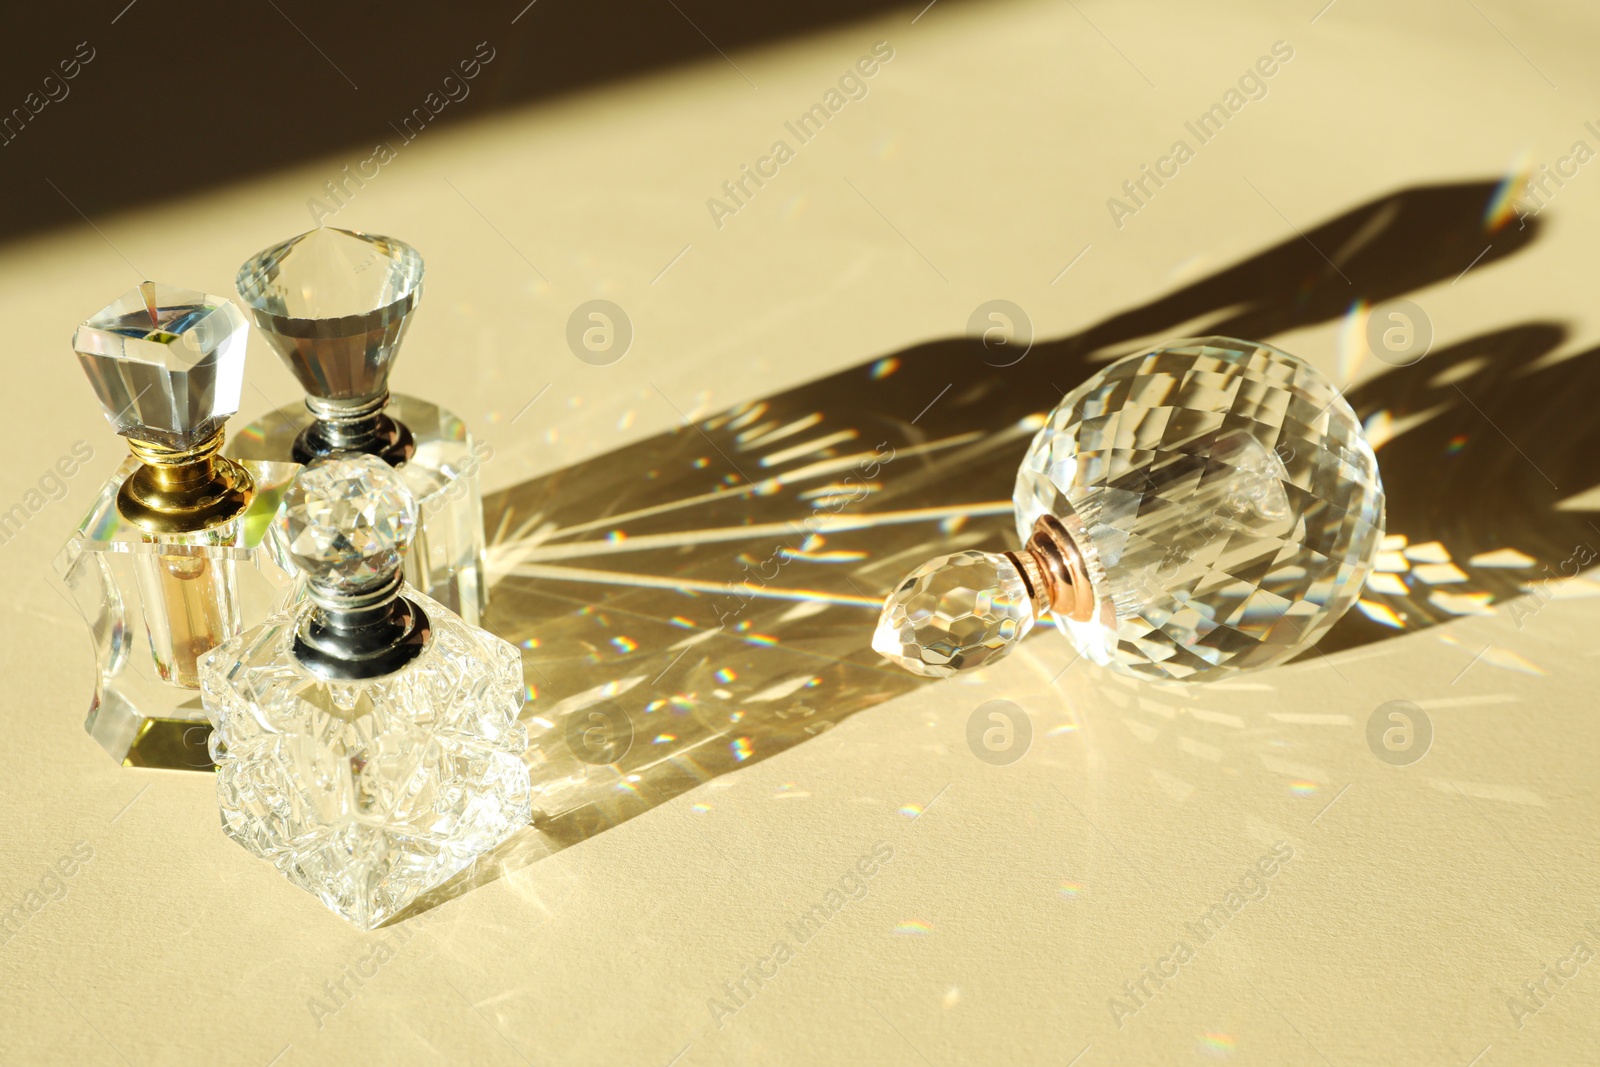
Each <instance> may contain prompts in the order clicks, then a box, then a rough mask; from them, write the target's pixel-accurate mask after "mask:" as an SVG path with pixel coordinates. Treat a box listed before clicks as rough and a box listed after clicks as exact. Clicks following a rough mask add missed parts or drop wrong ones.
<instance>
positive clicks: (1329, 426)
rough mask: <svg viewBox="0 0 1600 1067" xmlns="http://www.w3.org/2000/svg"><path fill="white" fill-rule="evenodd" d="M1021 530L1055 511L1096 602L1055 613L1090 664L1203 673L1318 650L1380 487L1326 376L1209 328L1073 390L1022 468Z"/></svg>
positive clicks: (1154, 674)
mask: <svg viewBox="0 0 1600 1067" xmlns="http://www.w3.org/2000/svg"><path fill="white" fill-rule="evenodd" d="M1015 504H1016V514H1017V532H1018V535H1019V536H1020V537H1022V538H1023V539H1024V541H1025V540H1026V539H1027V537H1028V535H1029V533H1030V532H1031V531H1032V529H1033V524H1034V521H1035V520H1036V519H1038V518H1039V516H1040V515H1043V514H1045V513H1049V514H1053V515H1055V516H1056V517H1057V518H1059V519H1060V520H1061V521H1062V523H1063V525H1065V526H1066V527H1067V529H1068V531H1069V532H1070V533H1071V534H1072V536H1073V538H1074V540H1075V542H1076V543H1077V547H1078V549H1079V551H1080V552H1081V554H1082V555H1083V559H1084V564H1085V569H1086V570H1087V572H1088V574H1089V578H1090V583H1091V585H1092V587H1093V591H1094V593H1095V597H1096V600H1097V604H1096V612H1095V617H1094V618H1093V619H1092V620H1091V621H1089V622H1073V621H1071V620H1062V622H1063V625H1064V628H1065V630H1066V632H1067V633H1068V635H1069V636H1070V637H1071V638H1072V639H1073V641H1074V642H1075V643H1076V644H1077V645H1078V647H1079V649H1080V650H1081V651H1082V652H1083V653H1084V655H1086V656H1088V657H1089V658H1090V659H1093V660H1095V661H1096V662H1099V663H1102V664H1105V665H1107V666H1110V667H1112V668H1114V669H1117V670H1119V671H1122V672H1124V673H1129V674H1134V675H1139V676H1143V677H1148V678H1158V679H1178V680H1212V679H1218V678H1223V677H1227V676H1230V675H1232V674H1236V673H1238V672H1240V671H1245V670H1252V669H1255V668H1259V667H1266V666H1270V665H1272V664H1274V663H1279V662H1281V661H1283V660H1285V659H1287V658H1289V657H1290V656H1293V655H1294V654H1295V653H1297V652H1300V651H1301V650H1303V649H1305V648H1307V647H1309V646H1311V645H1313V644H1315V643H1316V642H1317V640H1318V639H1319V638H1321V637H1322V635H1323V634H1325V633H1326V632H1327V631H1328V628H1329V627H1331V626H1332V625H1333V624H1334V622H1335V621H1337V620H1338V619H1339V617H1340V616H1342V615H1343V614H1344V613H1345V611H1346V610H1347V609H1348V608H1349V607H1350V606H1351V605H1352V604H1354V603H1355V600H1356V598H1357V596H1359V595H1360V592H1361V588H1362V585H1363V583H1364V582H1365V581H1366V577H1367V574H1368V573H1369V572H1370V571H1371V569H1372V563H1373V559H1374V557H1375V555H1376V553H1377V550H1378V543H1379V541H1381V540H1382V538H1383V517H1384V513H1383V485H1382V482H1381V481H1380V480H1379V477H1378V463H1377V460H1376V459H1375V458H1374V456H1373V454H1372V447H1371V445H1370V444H1368V442H1367V439H1366V437H1365V435H1364V434H1363V433H1362V429H1361V423H1360V422H1359V421H1358V420H1357V418H1356V415H1355V412H1354V411H1352V410H1351V409H1350V405H1349V404H1347V403H1346V402H1345V400H1344V398H1343V397H1342V396H1340V395H1339V392H1338V390H1336V389H1335V388H1334V387H1333V383H1332V382H1330V381H1328V379H1327V378H1326V377H1324V376H1323V375H1322V374H1321V373H1319V372H1318V371H1317V370H1316V369H1315V368H1313V367H1312V366H1311V365H1310V364H1308V363H1306V362H1305V361H1303V360H1301V359H1299V358H1297V357H1295V356H1292V355H1290V354H1289V353H1287V352H1284V351H1281V350H1279V349H1276V348H1273V347H1271V346H1270V345H1264V344H1258V343H1255V342H1252V341H1239V340H1234V339H1232V338H1227V337H1207V338H1202V339H1199V340H1195V341H1182V342H1179V343H1177V344H1174V345H1170V346H1164V347H1161V348H1155V349H1151V350H1150V351H1147V352H1142V353H1139V354H1136V355H1132V356H1128V357H1127V358H1125V359H1121V360H1118V361H1117V362H1116V363H1113V364H1111V365H1110V366H1108V367H1106V368H1104V369H1103V370H1101V371H1100V372H1099V373H1097V374H1095V375H1094V376H1093V377H1092V378H1090V379H1089V380H1088V381H1086V382H1084V383H1083V384H1082V385H1080V386H1079V387H1078V388H1076V389H1074V390H1073V391H1072V392H1070V393H1068V394H1067V395H1066V397H1065V398H1063V399H1062V401H1061V403H1060V405H1058V406H1057V407H1056V409H1055V410H1054V411H1052V412H1051V413H1050V417H1049V419H1048V420H1047V422H1046V423H1045V426H1044V428H1043V429H1041V430H1040V431H1039V433H1038V435H1037V436H1036V437H1035V438H1034V439H1033V444H1032V445H1031V446H1030V447H1029V449H1028V454H1027V457H1026V458H1025V459H1024V460H1023V462H1022V467H1021V469H1020V470H1019V471H1018V472H1017V487H1016V498H1015Z"/></svg>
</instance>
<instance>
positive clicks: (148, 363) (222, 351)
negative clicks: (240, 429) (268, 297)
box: [72, 282, 250, 450]
mask: <svg viewBox="0 0 1600 1067" xmlns="http://www.w3.org/2000/svg"><path fill="white" fill-rule="evenodd" d="M249 329H250V327H249V324H248V323H247V322H246V321H245V317H244V315H243V314H242V313H241V312H240V311H239V309H238V308H237V307H235V306H234V304H233V302H232V301H230V300H228V299H226V298H224V297H220V296H212V295H210V294H209V293H197V292H195V291H194V290H192V289H179V288H177V287H175V286H171V285H162V284H160V283H158V282H145V283H144V284H143V285H140V286H139V287H138V288H137V289H133V290H130V291H129V292H128V293H126V294H124V295H123V296H122V297H121V299H119V300H117V301H116V302H115V303H113V304H110V305H108V306H106V307H104V308H102V309H101V310H100V311H99V312H98V313H96V314H95V315H94V316H93V317H92V318H90V319H88V320H87V321H85V322H84V323H82V324H81V325H80V326H79V327H78V329H77V332H75V333H74V334H73V335H72V347H73V349H74V350H75V351H76V352H77V353H78V361H79V362H80V363H82V364H83V371H84V373H85V374H87V375H88V376H89V384H91V385H92V386H94V391H95V395H96V396H98V397H99V398H100V406H101V407H103V408H105V412H106V419H107V421H109V422H110V423H111V426H112V428H113V429H115V430H116V431H117V433H119V434H122V435H123V436H124V437H131V438H133V439H134V440H137V441H147V442H151V443H153V444H157V445H160V446H162V447H164V448H170V449H175V450H186V449H189V448H193V447H194V446H195V445H198V444H200V443H201V442H203V441H205V440H207V439H208V438H210V437H213V436H215V435H216V433H217V431H218V430H220V429H222V425H223V423H225V422H227V421H228V416H229V415H232V414H233V413H234V412H235V411H237V410H239V390H240V388H241V387H242V385H243V384H244V355H245V338H246V334H247V332H248V331H249Z"/></svg>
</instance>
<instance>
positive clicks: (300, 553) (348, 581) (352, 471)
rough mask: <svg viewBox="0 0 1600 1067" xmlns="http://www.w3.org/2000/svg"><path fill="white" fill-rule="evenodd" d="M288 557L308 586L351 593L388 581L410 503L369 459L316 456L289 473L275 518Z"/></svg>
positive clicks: (412, 515)
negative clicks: (292, 477) (295, 473)
mask: <svg viewBox="0 0 1600 1067" xmlns="http://www.w3.org/2000/svg"><path fill="white" fill-rule="evenodd" d="M278 521H279V522H281V523H282V524H283V532H284V534H285V540H286V542H287V545H288V551H289V555H290V557H291V558H292V559H293V560H294V562H295V564H296V565H297V566H298V567H299V568H300V569H301V570H302V571H304V572H305V573H306V575H307V577H309V578H310V580H311V582H312V584H313V586H314V587H316V588H320V589H323V590H326V591H328V592H331V593H336V594H342V595H344V596H359V595H361V594H363V593H366V592H369V591H371V590H374V589H379V588H382V587H384V586H386V585H388V584H389V583H390V582H391V581H393V580H394V579H395V576H396V574H397V573H398V572H399V569H400V564H401V561H402V558H403V557H404V555H405V551H406V549H407V547H408V546H409V545H410V544H411V537H412V534H413V532H414V531H415V529H416V525H417V502H416V498H415V497H413V496H412V495H411V490H410V489H408V488H407V487H406V483H405V480H404V479H403V478H402V477H401V476H400V474H399V473H398V472H396V471H395V469H394V468H393V467H391V466H389V465H388V464H387V463H385V462H383V460H381V459H379V458H378V457H376V456H369V455H365V454H362V453H349V454H346V455H342V456H333V457H328V458H326V459H319V460H316V461H314V462H313V463H311V464H310V465H309V466H307V467H306V468H305V469H304V470H302V471H301V472H300V474H299V475H298V476H297V477H296V478H295V480H294V485H292V486H290V488H289V491H288V492H287V493H286V494H284V498H283V511H282V512H281V514H280V516H279V520H278Z"/></svg>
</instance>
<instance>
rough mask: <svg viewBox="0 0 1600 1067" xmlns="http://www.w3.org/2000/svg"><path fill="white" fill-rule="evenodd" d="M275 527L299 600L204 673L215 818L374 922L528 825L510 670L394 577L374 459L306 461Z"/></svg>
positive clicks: (394, 542)
mask: <svg viewBox="0 0 1600 1067" xmlns="http://www.w3.org/2000/svg"><path fill="white" fill-rule="evenodd" d="M278 522H279V524H280V526H279V534H280V536H281V540H282V541H283V543H284V544H285V545H286V546H287V552H288V554H289V555H290V557H291V558H292V560H293V562H294V564H295V565H296V566H297V567H298V568H299V570H300V572H301V573H303V574H304V575H305V577H306V592H307V597H306V599H305V600H303V601H301V602H300V603H298V604H297V605H295V606H294V607H292V608H290V609H289V610H287V611H284V612H282V613H280V614H278V615H275V616H273V617H271V618H269V619H268V620H267V621H266V622H264V623H262V624H261V625H260V626H256V627H254V628H253V629H250V630H247V631H245V632H244V633H242V634H240V635H239V636H238V637H235V638H234V639H233V640H231V641H229V642H228V643H227V644H225V645H223V646H221V647H220V648H218V649H216V650H215V651H214V652H212V653H211V655H209V656H208V657H207V658H206V659H205V661H204V662H203V663H202V665H201V685H202V688H203V691H204V694H205V708H206V712H207V714H208V715H209V716H210V717H211V722H212V724H213V727H214V729H213V731H212V734H211V755H212V758H213V759H214V760H215V761H216V765H217V799H218V801H219V804H220V806H221V809H222V826H223V829H224V830H225V831H226V832H227V834H228V836H229V837H232V838H233V839H234V840H235V841H237V842H238V843H239V844H241V845H243V846H244V847H245V848H247V849H249V850H250V851H251V852H252V853H254V854H255V855H256V856H259V857H260V858H262V859H265V860H270V861H271V862H272V863H273V864H274V865H275V866H276V867H277V868H278V870H279V871H281V872H282V873H283V875H284V876H285V877H286V878H288V879H289V880H290V881H291V882H293V883H294V884H295V885H297V886H299V887H300V888H302V889H304V890H306V891H307V892H309V893H312V894H314V895H316V896H317V897H318V898H319V899H321V901H322V902H323V903H324V904H326V905H327V906H328V907H329V908H331V909H332V910H334V911H336V912H338V913H339V914H340V915H342V916H344V917H345V918H346V919H348V920H350V921H351V922H353V923H355V924H356V925H357V926H360V927H362V928H364V929H369V930H370V929H372V928H374V927H376V926H378V925H380V924H382V923H384V922H386V921H388V920H389V919H392V918H394V917H395V916H396V915H398V914H400V913H401V912H403V911H404V910H405V909H406V908H408V907H409V906H411V904H412V903H414V902H415V901H416V899H417V897H418V896H419V895H421V894H422V893H424V892H426V891H428V890H430V889H433V888H435V887H437V886H439V885H441V884H443V883H444V882H445V881H447V880H448V879H449V878H450V877H452V876H453V875H455V874H456V873H458V872H459V871H461V870H463V869H464V868H466V867H467V866H468V865H469V864H471V863H472V862H473V860H475V859H476V858H477V857H478V856H479V855H481V854H483V853H484V852H486V851H488V850H489V849H491V848H493V847H495V846H496V845H498V844H499V843H500V842H501V841H503V840H505V839H506V838H507V837H509V836H510V835H511V834H513V833H514V832H516V831H517V830H518V829H520V828H522V827H523V826H525V825H527V824H528V823H529V821H530V820H531V818H532V813H531V807H530V805H531V788H530V784H529V779H528V770H527V767H526V766H525V765H524V764H523V762H522V753H523V751H524V749H526V747H527V734H526V731H525V730H524V728H523V726H522V724H521V723H519V722H518V721H517V714H518V712H519V711H520V710H521V708H522V703H523V699H524V697H525V693H526V690H525V688H524V686H523V680H522V660H521V657H520V655H519V654H518V652H517V650H516V649H515V648H514V647H513V646H512V645H510V644H509V643H507V642H505V641H502V640H500V639H499V638H497V637H494V636H493V635H491V634H489V633H487V632H486V631H484V630H480V629H478V628H477V627H475V626H471V625H469V624H467V623H466V622H464V621H462V619H461V618H460V617H459V616H457V615H456V614H454V613H453V612H451V611H450V610H449V609H448V608H446V607H444V606H443V605H442V604H440V603H439V602H438V601H436V600H434V599H432V598H430V597H428V596H425V595H423V594H422V593H420V592H418V591H417V590H416V589H414V588H412V587H411V586H409V585H405V584H403V582H402V580H401V571H402V557H403V555H404V553H405V551H406V548H407V544H408V542H409V541H410V539H411V537H412V535H413V533H414V532H415V529H416V526H417V522H418V508H417V505H416V501H415V499H414V498H413V496H412V495H411V492H410V490H409V489H408V488H407V486H406V483H405V481H404V479H403V477H402V475H401V473H400V472H398V471H396V470H394V469H393V468H391V467H389V466H388V465H387V464H385V463H384V462H383V461H382V460H380V459H378V458H377V457H375V456H370V455H365V454H360V453H350V454H346V455H343V456H336V457H328V458H322V459H317V460H313V461H312V462H311V464H309V465H308V466H307V467H306V468H305V469H304V471H303V472H302V473H301V474H300V476H299V477H298V478H297V479H296V481H295V483H294V485H293V486H292V487H291V488H290V490H289V492H288V494H287V496H286V497H285V500H284V507H283V511H282V513H281V515H280V517H279V519H278Z"/></svg>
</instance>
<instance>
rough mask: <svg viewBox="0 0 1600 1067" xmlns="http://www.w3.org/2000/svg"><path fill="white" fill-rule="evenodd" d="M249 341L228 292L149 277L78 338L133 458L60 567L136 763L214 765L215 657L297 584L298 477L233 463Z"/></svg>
mask: <svg viewBox="0 0 1600 1067" xmlns="http://www.w3.org/2000/svg"><path fill="white" fill-rule="evenodd" d="M248 330H249V326H248V324H247V323H246V322H245V318H244V315H243V314H242V313H240V311H239V309H238V308H237V307H235V306H234V305H233V304H232V303H231V302H230V301H228V300H226V299H224V298H222V297H218V296H209V295H207V294H205V293H197V292H192V291H190V290H187V289H177V288H173V287H172V286H167V285H158V284H156V283H154V282H145V283H144V284H143V285H141V286H139V287H138V288H137V289H135V290H133V291H131V292H129V293H128V294H127V295H125V296H123V297H122V298H121V299H120V300H118V301H116V302H115V303H113V304H111V305H109V306H108V307H106V308H104V309H103V310H101V311H100V312H99V313H98V314H96V315H95V316H94V317H92V318H90V319H89V320H87V321H86V322H84V323H83V324H82V325H80V326H79V327H78V329H77V332H76V333H75V334H74V335H73V339H72V345H73V348H74V349H75V350H76V351H77V353H78V359H79V361H80V362H81V363H82V365H83V369H84V372H85V373H86V374H87V375H88V376H89V382H90V384H91V385H93V386H94V391H95V394H96V396H98V397H99V399H100V403H101V406H102V407H104V408H105V413H106V418H107V420H109V421H110V423H111V425H112V427H113V428H114V429H115V430H116V431H117V433H119V434H121V435H122V436H124V437H126V438H127V439H128V447H129V449H130V450H131V452H132V453H133V454H132V455H131V456H130V457H129V458H127V459H126V460H124V461H123V463H122V465H121V466H120V467H118V469H117V472H116V474H114V475H113V476H112V478H111V480H110V481H108V482H107V483H106V484H105V485H104V486H103V487H102V488H101V490H100V492H99V493H98V494H97V496H96V498H95V501H94V505H93V507H91V508H90V510H89V513H88V515H86V516H85V517H84V519H83V521H82V522H81V523H79V525H78V528H77V530H76V531H75V532H74V533H73V535H72V537H71V539H70V540H68V541H67V543H66V545H65V546H64V547H63V548H62V550H61V552H60V554H59V555H58V556H57V557H56V561H55V567H56V572H57V574H58V575H60V577H61V578H62V579H63V580H64V582H65V583H66V586H67V588H68V589H69V590H70V591H71V593H72V596H73V599H74V600H75V601H76V603H77V606H78V610H79V611H80V612H81V613H82V614H83V617H84V620H85V621H86V622H87V623H88V624H89V629H90V633H91V636H92V639H93V641H94V651H95V661H96V683H95V691H94V697H93V699H92V701H91V702H90V704H89V716H88V719H87V720H86V721H85V723H84V727H85V729H87V730H88V731H89V733H90V735H91V736H93V737H94V738H95V740H97V741H99V742H100V744H101V745H102V746H104V748H105V749H106V751H107V752H109V753H110V754H111V755H112V757H113V758H115V759H116V760H118V761H119V762H121V763H123V764H125V765H128V766H148V767H166V768H171V769H184V768H193V769H197V770H210V768H211V761H210V758H209V757H208V756H207V755H206V733H207V729H208V728H207V726H206V718H205V713H204V710H203V709H202V707H201V701H200V679H199V660H200V657H202V656H203V655H205V653H207V652H209V651H210V650H211V649H212V648H214V647H216V646H217V645H218V644H221V643H222V642H223V641H225V640H227V639H228V638H230V637H232V636H233V635H235V634H237V633H238V632H239V631H240V629H241V628H242V624H243V623H244V622H247V621H252V620H254V619H258V618H261V617H263V616H264V615H266V614H267V612H268V611H270V610H271V606H272V603H273V601H274V599H275V598H276V597H278V596H280V595H282V592H283V590H284V589H285V588H286V587H287V586H288V585H289V584H290V576H289V574H288V573H287V572H286V571H285V569H284V563H283V561H282V560H281V559H280V558H279V556H278V555H277V554H276V553H275V550H274V548H273V546H271V545H270V544H269V543H267V541H266V539H265V537H264V535H265V533H266V531H267V529H268V525H269V523H270V521H271V518H272V515H273V513H274V512H275V511H276V510H277V508H278V503H279V501H280V499H281V497H282V494H283V491H284V490H285V489H286V488H287V487H288V483H289V481H290V479H291V478H293V476H294V472H295V469H296V468H295V467H294V465H293V464H274V463H235V462H233V461H232V460H229V459H226V458H224V457H223V456H221V455H219V454H218V452H219V450H220V449H221V447H222V440H223V424H224V423H225V422H226V421H227V419H228V416H229V415H231V414H233V412H234V411H235V410H236V409H237V408H238V404H239V387H240V382H241V380H242V377H243V373H244V359H245V335H246V333H247V331H248Z"/></svg>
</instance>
